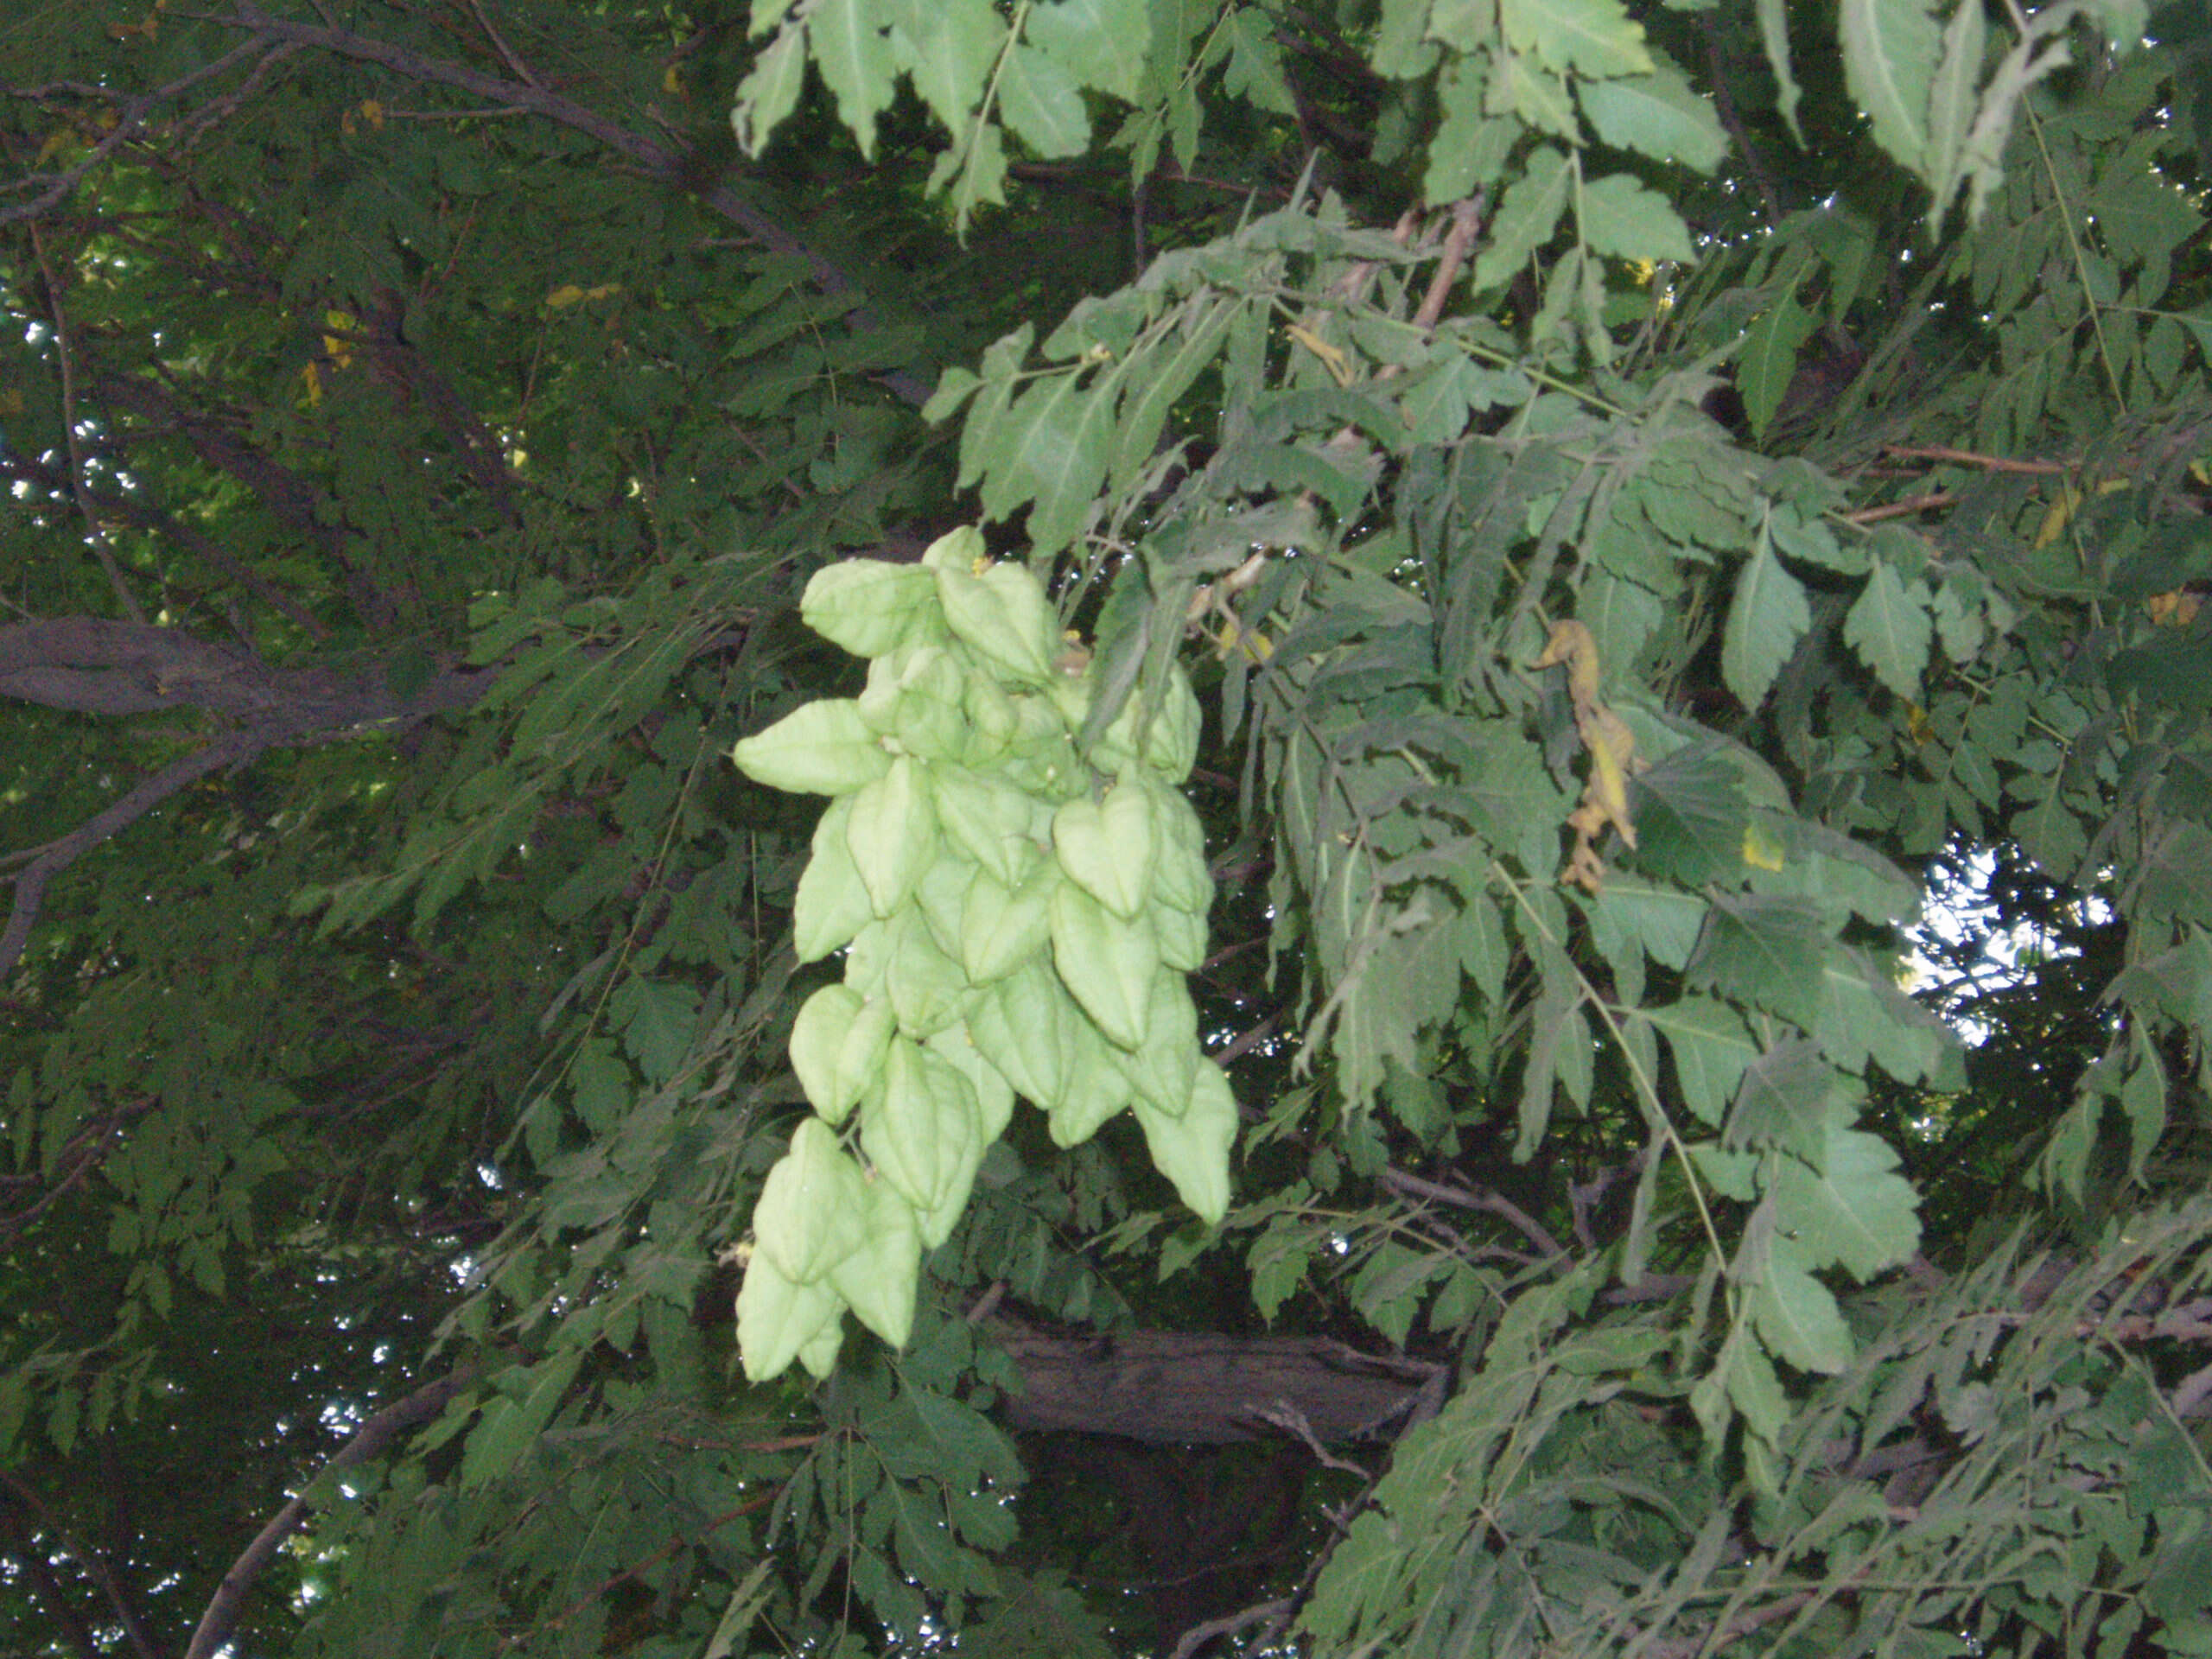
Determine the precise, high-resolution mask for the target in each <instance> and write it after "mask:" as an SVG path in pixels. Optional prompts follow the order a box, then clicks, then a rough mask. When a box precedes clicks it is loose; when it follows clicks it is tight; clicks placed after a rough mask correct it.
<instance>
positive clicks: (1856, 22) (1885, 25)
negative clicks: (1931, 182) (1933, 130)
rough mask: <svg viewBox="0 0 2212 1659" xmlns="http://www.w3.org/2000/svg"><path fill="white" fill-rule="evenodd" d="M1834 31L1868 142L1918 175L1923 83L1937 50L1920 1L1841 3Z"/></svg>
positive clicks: (1925, 100) (1924, 118) (1924, 133)
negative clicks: (1870, 134) (1868, 129)
mask: <svg viewBox="0 0 2212 1659" xmlns="http://www.w3.org/2000/svg"><path fill="white" fill-rule="evenodd" d="M1837 32H1838V34H1839V35H1840V37H1841V39H1842V43H1843V70H1844V79H1845V80H1846V82H1847V84H1848V85H1849V86H1850V88H1851V95H1852V97H1853V99H1856V100H1857V101H1858V104H1859V108H1860V109H1862V110H1864V111H1866V115H1867V118H1868V119H1869V120H1870V121H1872V123H1873V128H1874V142H1875V143H1878V144H1879V145H1881V147H1882V148H1883V149H1886V150H1888V151H1889V152H1890V154H1891V155H1892V156H1895V157H1897V160H1898V161H1899V162H1903V163H1904V165H1905V166H1906V167H1907V168H1910V169H1911V170H1912V171H1914V172H1915V173H1920V174H1923V175H1924V174H1925V171H1926V165H1925V164H1926V161H1927V155H1928V126H1927V122H1928V105H1929V80H1930V78H1931V77H1932V75H1933V74H1934V73H1935V69H1936V62H1937V60H1938V58H1939V57H1940V56H1941V54H1942V41H1941V38H1940V36H1939V35H1938V34H1937V32H1936V22H1935V20H1934V19H1933V18H1932V17H1930V16H1929V13H1928V7H1927V4H1926V0H1841V4H1840V8H1839V11H1838V16H1837Z"/></svg>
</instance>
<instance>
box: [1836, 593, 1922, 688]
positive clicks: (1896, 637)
mask: <svg viewBox="0 0 2212 1659" xmlns="http://www.w3.org/2000/svg"><path fill="white" fill-rule="evenodd" d="M1931 609H1932V606H1931V601H1930V597H1929V592H1928V584H1927V583H1926V582H1923V581H1921V580H1920V579H1919V578H1918V577H1915V578H1914V579H1913V580H1912V581H1910V582H1905V581H1904V580H1903V579H1902V578H1900V577H1899V576H1898V575H1897V569H1896V568H1895V567H1894V566H1893V565H1891V563H1889V562H1888V561H1887V560H1885V559H1877V560H1876V561H1875V562H1874V568H1873V569H1872V571H1871V572H1870V573H1869V574H1868V575H1867V577H1866V588H1865V590H1864V591H1863V592H1862V593H1860V594H1859V597H1858V599H1857V600H1856V601H1854V602H1853V605H1852V607H1851V613H1850V614H1849V615H1847V616H1846V617H1845V618H1844V620H1843V637H1844V639H1846V640H1847V642H1848V643H1849V644H1850V645H1851V647H1852V649H1853V650H1854V651H1856V652H1858V653H1859V660H1860V661H1861V662H1863V663H1865V664H1866V666H1867V667H1869V668H1871V669H1872V670H1873V671H1874V673H1875V675H1876V677H1878V678H1879V679H1880V681H1881V682H1882V683H1883V684H1884V685H1886V686H1887V687H1889V689H1890V690H1891V691H1893V692H1895V693H1896V694H1897V696H1900V697H1903V698H1904V699H1905V700H1906V701H1907V702H1916V701H1918V699H1919V696H1920V677H1921V673H1922V671H1923V670H1924V669H1925V668H1926V667H1927V666H1928V647H1929V644H1930V642H1931V641H1932V640H1933V639H1935V637H1936V622H1935V618H1934V616H1933V615H1932V614H1931Z"/></svg>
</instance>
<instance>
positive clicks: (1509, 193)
mask: <svg viewBox="0 0 2212 1659" xmlns="http://www.w3.org/2000/svg"><path fill="white" fill-rule="evenodd" d="M1572 189H1573V171H1572V169H1570V168H1568V166H1567V157H1566V156H1562V155H1560V152H1559V151H1557V150H1556V149H1552V148H1551V147H1550V146H1549V145H1544V146H1542V147H1541V148H1539V149H1535V150H1534V151H1532V152H1531V153H1530V154H1529V160H1528V163H1527V165H1526V166H1525V167H1524V168H1523V169H1522V174H1521V176H1520V177H1519V178H1517V179H1516V180H1515V181H1513V182H1512V183H1511V184H1510V185H1508V186H1507V187H1506V190H1505V194H1504V197H1503V200H1500V201H1499V203H1498V205H1497V214H1496V215H1495V217H1493V218H1492V219H1491V224H1490V240H1489V245H1487V246H1486V247H1484V250H1483V251H1482V255H1481V257H1478V259H1477V260H1476V261H1475V276H1474V285H1475V287H1476V288H1477V289H1486V288H1496V287H1499V286H1501V285H1503V283H1509V282H1510V281H1512V280H1513V278H1514V277H1516V276H1517V275H1518V274H1519V273H1520V270H1521V268H1522V266H1523V265H1525V264H1528V263H1529V258H1530V257H1531V256H1533V255H1534V254H1535V251H1536V250H1537V249H1539V248H1541V247H1542V246H1543V245H1544V244H1545V243H1547V242H1548V241H1550V240H1551V238H1552V232H1554V231H1556V230H1557V229H1558V228H1559V220H1560V214H1561V213H1565V212H1566V211H1567V197H1568V195H1569V194H1570V193H1571V191H1572Z"/></svg>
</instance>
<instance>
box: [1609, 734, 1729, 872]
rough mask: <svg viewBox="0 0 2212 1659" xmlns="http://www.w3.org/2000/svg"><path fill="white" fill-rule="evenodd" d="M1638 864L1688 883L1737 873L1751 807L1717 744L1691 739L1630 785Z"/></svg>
mask: <svg viewBox="0 0 2212 1659" xmlns="http://www.w3.org/2000/svg"><path fill="white" fill-rule="evenodd" d="M1629 805H1630V811H1631V812H1632V813H1633V815H1634V817H1635V823H1636V835H1637V860H1636V861H1637V867H1638V868H1641V869H1644V870H1647V871H1649V872H1651V873H1652V874H1655V875H1657V876H1661V877H1671V878H1672V879H1673V880H1676V881H1678V882H1680V883H1681V884H1682V885H1683V886H1684V887H1701V886H1703V885H1704V884H1705V883H1706V882H1707V881H1713V880H1729V879H1733V878H1735V877H1737V876H1739V875H1740V874H1742V873H1743V868H1744V832H1745V828H1746V826H1747V824H1748V823H1749V810H1748V808H1747V807H1746V806H1745V802H1744V791H1743V785H1742V782H1741V779H1740V778H1739V776H1738V772H1737V771H1736V769H1735V767H1733V766H1731V765H1730V764H1729V763H1728V760H1727V757H1726V755H1725V754H1724V753H1721V752H1720V750H1719V747H1718V746H1717V745H1715V744H1713V743H1710V742H1707V743H1694V744H1687V745H1685V746H1684V747H1681V748H1679V749H1677V750H1675V753H1672V754H1670V755H1669V756H1667V758H1666V759H1664V760H1661V761H1659V762H1658V763H1657V764H1656V765H1655V766H1651V767H1649V768H1648V769H1647V770H1645V771H1644V772H1639V773H1637V775H1636V776H1635V778H1633V779H1631V780H1630V785H1629Z"/></svg>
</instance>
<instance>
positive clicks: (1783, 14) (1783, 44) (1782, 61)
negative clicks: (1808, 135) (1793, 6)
mask: <svg viewBox="0 0 2212 1659" xmlns="http://www.w3.org/2000/svg"><path fill="white" fill-rule="evenodd" d="M1758 20H1759V44H1760V45H1761V46H1762V47H1764V48H1765V51H1766V66H1767V68H1768V70H1769V71H1770V73H1772V74H1773V76H1774V85H1775V89H1776V95H1775V100H1774V105H1775V111H1776V113H1777V114H1778V115H1780V116H1781V117H1782V120H1783V125H1785V126H1787V127H1788V128H1789V136H1790V137H1792V138H1794V139H1795V140H1796V142H1797V145H1798V147H1799V148H1800V149H1802V148H1803V147H1804V143H1805V135H1804V132H1803V131H1802V130H1801V129H1800V128H1799V127H1798V125H1797V105H1799V104H1800V103H1802V101H1803V100H1804V96H1805V93H1804V89H1803V88H1802V87H1801V86H1798V84H1797V77H1796V74H1795V73H1793V71H1792V69H1791V67H1790V63H1789V0H1758Z"/></svg>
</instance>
